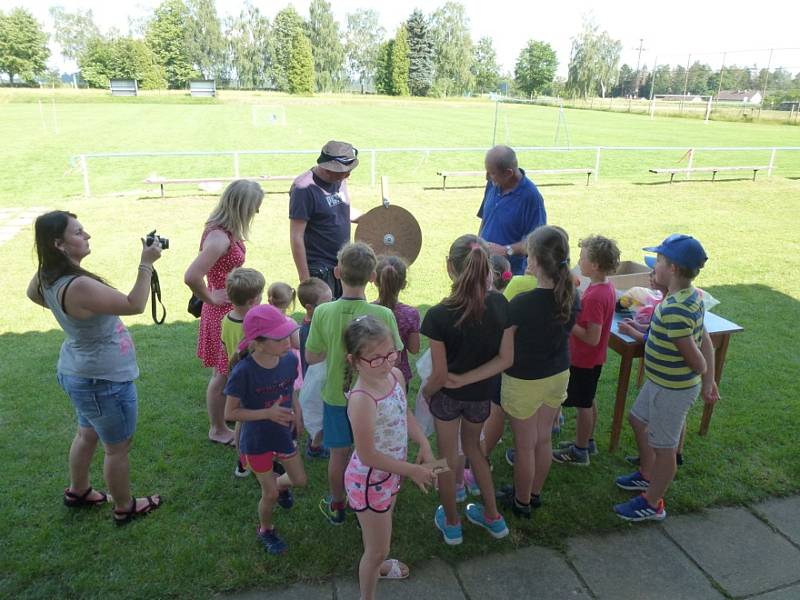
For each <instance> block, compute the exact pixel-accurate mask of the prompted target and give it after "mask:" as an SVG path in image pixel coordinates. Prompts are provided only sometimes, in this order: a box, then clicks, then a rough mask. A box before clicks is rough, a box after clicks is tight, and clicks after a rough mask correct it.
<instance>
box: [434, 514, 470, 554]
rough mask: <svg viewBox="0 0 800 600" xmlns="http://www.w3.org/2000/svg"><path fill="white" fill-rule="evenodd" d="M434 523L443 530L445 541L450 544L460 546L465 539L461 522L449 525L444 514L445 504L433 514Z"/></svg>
mask: <svg viewBox="0 0 800 600" xmlns="http://www.w3.org/2000/svg"><path fill="white" fill-rule="evenodd" d="M470 506H472V505H470ZM433 524H434V525H436V529H438V530H439V531H441V532H442V537H443V538H444V543H445V544H447V545H448V546H458V545H459V544H460V543H461V542H463V541H464V537H463V535H462V533H461V523H459V524H458V525H448V524H447V519H446V518H445V516H444V506H442V505H441V504H440V505H439V507H438V508H437V509H436V513H435V514H434V516H433Z"/></svg>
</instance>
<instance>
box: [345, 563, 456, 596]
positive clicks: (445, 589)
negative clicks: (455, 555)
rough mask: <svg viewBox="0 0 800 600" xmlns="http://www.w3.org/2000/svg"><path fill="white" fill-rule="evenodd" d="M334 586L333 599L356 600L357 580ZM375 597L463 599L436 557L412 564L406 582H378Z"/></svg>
mask: <svg viewBox="0 0 800 600" xmlns="http://www.w3.org/2000/svg"><path fill="white" fill-rule="evenodd" d="M334 585H335V587H336V598H337V600H358V597H359V593H358V581H357V580H356V579H355V577H353V578H344V577H342V578H337V580H336V581H335V583H334ZM377 595H378V597H379V598H380V599H381V600H409V598H424V599H425V600H464V594H463V593H462V592H461V586H460V585H459V583H458V579H456V576H455V573H454V572H453V569H452V568H450V566H449V565H447V563H445V562H444V561H441V560H439V559H438V558H432V559H431V560H429V561H426V562H424V563H418V564H416V565H415V566H414V567H413V568H412V570H411V574H410V576H409V577H408V579H403V580H400V581H390V580H386V579H382V580H380V581H378V594H377Z"/></svg>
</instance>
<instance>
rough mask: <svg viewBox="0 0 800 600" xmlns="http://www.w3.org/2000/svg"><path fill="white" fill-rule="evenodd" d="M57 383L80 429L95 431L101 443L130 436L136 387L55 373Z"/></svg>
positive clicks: (132, 425) (114, 442)
mask: <svg viewBox="0 0 800 600" xmlns="http://www.w3.org/2000/svg"><path fill="white" fill-rule="evenodd" d="M57 379H58V383H59V385H60V386H61V387H62V388H63V390H64V391H65V392H66V393H67V395H68V396H69V399H70V400H71V401H72V405H73V406H74V407H75V415H76V416H77V418H78V424H79V425H80V426H81V427H90V428H92V429H94V431H95V432H96V433H97V436H98V437H99V438H100V441H102V442H103V443H104V444H119V443H120V442H124V441H126V440H129V439H130V438H132V437H133V433H134V432H135V431H136V417H137V413H138V408H137V396H136V384H135V383H134V382H133V381H123V382H118V381H108V380H107V379H91V378H87V377H76V376H74V375H65V374H63V373H58V375H57Z"/></svg>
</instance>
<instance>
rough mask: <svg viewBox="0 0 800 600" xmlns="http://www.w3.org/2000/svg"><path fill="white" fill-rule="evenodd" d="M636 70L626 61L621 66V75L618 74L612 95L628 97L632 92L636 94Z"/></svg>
mask: <svg viewBox="0 0 800 600" xmlns="http://www.w3.org/2000/svg"><path fill="white" fill-rule="evenodd" d="M634 87H636V71H634V70H633V68H632V67H631V66H630V65H628V64H627V63H625V64H624V65H622V66H621V67H620V68H619V75H618V76H617V84H616V85H615V86H614V87H613V88H612V90H611V95H612V96H622V97H626V96H628V95H630V94H632V95H634V96H635V95H636V90H634Z"/></svg>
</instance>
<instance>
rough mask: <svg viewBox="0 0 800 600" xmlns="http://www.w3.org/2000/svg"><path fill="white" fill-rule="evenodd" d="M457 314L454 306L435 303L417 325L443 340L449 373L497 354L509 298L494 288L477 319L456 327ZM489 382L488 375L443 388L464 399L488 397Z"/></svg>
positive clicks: (455, 397)
mask: <svg viewBox="0 0 800 600" xmlns="http://www.w3.org/2000/svg"><path fill="white" fill-rule="evenodd" d="M460 316H461V313H460V312H457V311H455V310H454V309H453V308H451V307H449V306H446V305H444V304H437V305H436V306H433V307H431V308H430V310H428V312H427V313H426V314H425V318H424V319H423V320H422V327H421V328H420V332H421V333H422V334H423V335H425V336H427V337H428V338H430V339H432V340H436V341H439V342H443V343H444V347H445V349H446V350H447V370H448V372H450V373H466V372H467V371H470V370H472V369H474V368H475V367H479V366H480V365H482V364H483V363H485V362H488V361H489V360H491V359H492V358H494V357H495V356H497V353H498V352H499V351H500V340H502V338H503V331H505V329H506V328H507V327H509V325H510V324H509V322H508V301H507V300H506V299H505V298H504V297H503V295H502V294H498V293H497V292H489V294H488V295H487V296H486V310H485V311H484V313H483V316H482V317H481V320H480V322H471V323H461V325H460V326H458V327H456V325H455V323H456V321H457V320H458V318H459V317H460ZM490 382H491V378H489V379H486V380H484V381H479V382H476V383H472V384H470V385H465V386H464V387H461V388H457V389H449V388H443V391H444V392H445V393H446V394H447V395H448V396H450V397H451V398H453V399H455V400H462V401H465V402H471V401H482V400H489V399H490V398H491V388H490Z"/></svg>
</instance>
